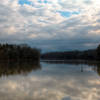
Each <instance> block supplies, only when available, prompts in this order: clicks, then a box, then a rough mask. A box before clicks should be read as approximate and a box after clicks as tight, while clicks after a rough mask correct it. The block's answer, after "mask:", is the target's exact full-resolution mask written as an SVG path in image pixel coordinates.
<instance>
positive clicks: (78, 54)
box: [41, 45, 100, 60]
mask: <svg viewBox="0 0 100 100" xmlns="http://www.w3.org/2000/svg"><path fill="white" fill-rule="evenodd" d="M41 59H43V60H72V59H73V60H80V59H81V60H100V45H99V46H98V47H97V48H96V49H93V50H85V51H78V50H77V51H65V52H48V53H44V54H42V55H41Z"/></svg>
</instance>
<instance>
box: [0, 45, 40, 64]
mask: <svg viewBox="0 0 100 100" xmlns="http://www.w3.org/2000/svg"><path fill="white" fill-rule="evenodd" d="M2 60H4V61H8V60H10V61H11V60H15V61H20V60H32V61H38V62H39V61H40V50H38V49H36V48H31V47H29V46H28V45H26V44H21V45H14V44H0V61H2Z"/></svg>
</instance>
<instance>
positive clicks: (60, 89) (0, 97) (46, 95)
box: [0, 62, 100, 100]
mask: <svg viewBox="0 0 100 100" xmlns="http://www.w3.org/2000/svg"><path fill="white" fill-rule="evenodd" d="M5 66H7V67H6V68H5ZM22 66H23V67H22ZM24 66H26V67H24ZM15 68H16V70H15ZM99 75H100V66H99V64H98V65H91V64H89V65H88V64H74V63H73V64H71V63H70V64H67V63H66V64H63V63H62V64H60V63H57V64H56V63H52V64H51V63H45V62H41V65H37V66H33V65H32V64H30V63H29V64H26V63H24V64H23V63H22V64H21V65H20V64H16V65H11V64H10V65H9V66H8V65H7V64H3V63H2V64H0V100H100V76H99Z"/></svg>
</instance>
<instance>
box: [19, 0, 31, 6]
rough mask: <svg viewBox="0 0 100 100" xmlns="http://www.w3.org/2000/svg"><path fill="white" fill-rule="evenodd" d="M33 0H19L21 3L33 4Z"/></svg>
mask: <svg viewBox="0 0 100 100" xmlns="http://www.w3.org/2000/svg"><path fill="white" fill-rule="evenodd" d="M31 3H32V2H31V1H29V0H19V4H21V5H24V4H27V5H31Z"/></svg>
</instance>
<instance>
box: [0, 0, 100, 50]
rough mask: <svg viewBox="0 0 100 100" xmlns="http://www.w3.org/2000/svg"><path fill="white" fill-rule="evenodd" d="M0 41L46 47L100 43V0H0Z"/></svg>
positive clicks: (44, 48) (59, 47)
mask: <svg viewBox="0 0 100 100" xmlns="http://www.w3.org/2000/svg"><path fill="white" fill-rule="evenodd" d="M0 42H1V43H17V44H20V43H27V44H29V45H30V46H32V47H37V48H41V49H42V50H43V51H59V50H61V51H65V50H76V49H78V50H84V49H91V48H96V47H97V45H98V44H99V43H100V0H0Z"/></svg>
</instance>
